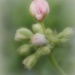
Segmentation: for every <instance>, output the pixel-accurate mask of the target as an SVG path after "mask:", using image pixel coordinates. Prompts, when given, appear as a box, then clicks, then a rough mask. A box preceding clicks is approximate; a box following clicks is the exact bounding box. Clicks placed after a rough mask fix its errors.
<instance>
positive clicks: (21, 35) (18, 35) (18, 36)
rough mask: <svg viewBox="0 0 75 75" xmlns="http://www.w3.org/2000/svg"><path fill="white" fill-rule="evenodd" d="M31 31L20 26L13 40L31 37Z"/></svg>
mask: <svg viewBox="0 0 75 75" xmlns="http://www.w3.org/2000/svg"><path fill="white" fill-rule="evenodd" d="M32 35H33V33H32V32H31V31H30V30H29V29H27V28H20V29H18V30H17V31H16V34H15V40H16V41H20V40H23V39H28V38H31V37H32Z"/></svg>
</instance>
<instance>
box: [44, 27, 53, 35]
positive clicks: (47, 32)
mask: <svg viewBox="0 0 75 75" xmlns="http://www.w3.org/2000/svg"><path fill="white" fill-rule="evenodd" d="M45 32H46V35H48V36H52V35H53V31H52V30H51V29H50V28H47V29H46V31H45Z"/></svg>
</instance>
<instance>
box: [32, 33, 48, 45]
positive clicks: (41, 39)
mask: <svg viewBox="0 0 75 75" xmlns="http://www.w3.org/2000/svg"><path fill="white" fill-rule="evenodd" d="M31 42H32V44H33V45H35V46H43V45H46V44H47V40H46V38H45V35H43V34H41V33H36V34H34V35H33V37H32V38H31Z"/></svg>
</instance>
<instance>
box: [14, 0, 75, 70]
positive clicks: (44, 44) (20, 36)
mask: <svg viewBox="0 0 75 75" xmlns="http://www.w3.org/2000/svg"><path fill="white" fill-rule="evenodd" d="M30 13H31V15H32V16H33V17H34V18H35V19H36V20H37V21H38V23H36V24H33V25H32V30H33V32H32V31H31V30H29V29H27V28H24V27H23V28H20V29H18V30H17V31H16V34H15V40H16V41H21V40H29V42H27V44H24V45H22V46H21V47H20V48H19V49H18V53H19V54H21V55H24V56H27V57H26V58H25V59H24V60H23V64H24V65H25V67H26V68H28V69H31V68H32V67H33V66H34V65H35V64H36V62H37V60H38V59H39V58H40V57H41V56H45V55H48V54H50V53H51V51H52V49H53V48H54V47H55V45H57V44H59V43H65V42H66V41H68V40H69V37H70V36H71V35H72V34H73V32H74V31H73V29H72V28H71V27H68V28H66V29H64V30H63V31H62V32H61V33H59V34H57V33H56V32H53V31H52V30H51V29H50V28H46V29H43V27H42V24H41V23H40V22H42V21H43V20H44V18H45V16H46V15H47V14H48V13H49V5H48V3H47V1H46V0H33V2H32V3H31V5H30ZM35 49H36V50H35Z"/></svg>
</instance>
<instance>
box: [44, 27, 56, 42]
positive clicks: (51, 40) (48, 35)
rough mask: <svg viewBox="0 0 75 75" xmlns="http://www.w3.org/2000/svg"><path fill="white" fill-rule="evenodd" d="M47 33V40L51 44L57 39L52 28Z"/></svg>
mask: <svg viewBox="0 0 75 75" xmlns="http://www.w3.org/2000/svg"><path fill="white" fill-rule="evenodd" d="M45 32H46V37H47V39H48V40H49V41H50V42H53V41H54V39H55V37H54V35H53V31H52V30H51V29H50V28H47V29H46V31H45Z"/></svg>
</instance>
